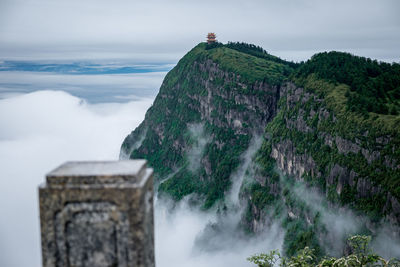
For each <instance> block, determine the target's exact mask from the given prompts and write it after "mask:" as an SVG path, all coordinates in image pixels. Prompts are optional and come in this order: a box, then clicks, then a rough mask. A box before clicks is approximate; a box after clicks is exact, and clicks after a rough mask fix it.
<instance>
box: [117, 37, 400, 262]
mask: <svg viewBox="0 0 400 267" xmlns="http://www.w3.org/2000/svg"><path fill="white" fill-rule="evenodd" d="M374 99H375V100H374ZM399 111H400V67H399V65H398V64H386V63H378V62H376V61H371V60H369V59H365V58H360V57H355V56H352V55H349V54H346V53H338V52H331V53H321V54H318V55H316V56H314V57H313V58H312V59H311V60H309V61H308V62H306V63H302V64H295V63H292V62H286V61H284V60H281V59H279V58H277V57H274V56H271V55H269V54H268V53H266V52H265V51H264V50H262V49H261V48H259V47H256V46H253V45H247V44H238V43H230V44H228V45H222V44H217V45H214V46H207V45H206V44H199V45H198V46H196V47H195V48H193V49H192V50H191V51H190V52H189V53H188V54H186V55H185V56H184V57H183V58H182V59H181V60H180V61H179V63H178V64H177V66H176V67H175V68H174V69H173V70H171V71H170V72H169V73H168V74H167V76H166V77H165V79H164V81H163V84H162V86H161V88H160V92H159V94H158V95H157V97H156V99H155V101H154V104H153V106H152V107H151V108H150V109H149V110H148V112H147V113H146V117H145V120H144V121H143V123H142V124H140V126H139V127H138V128H137V129H135V130H134V131H133V132H132V133H131V134H130V135H129V136H128V137H127V138H126V139H125V141H124V143H123V144H122V148H121V155H122V156H123V157H124V156H125V157H131V158H146V159H148V160H149V163H150V165H151V166H152V167H154V168H155V172H156V175H157V179H158V184H159V186H158V190H159V193H160V194H169V195H170V196H172V197H174V198H175V199H176V200H180V199H181V198H183V197H184V196H187V195H192V196H196V197H195V198H193V199H195V200H196V203H197V204H200V205H202V206H203V207H204V208H210V207H212V206H216V207H218V208H219V210H221V211H222V210H224V211H226V210H227V209H228V210H229V209H232V207H234V206H237V205H242V206H245V207H247V208H246V209H245V212H244V213H243V214H242V220H241V223H240V224H241V225H242V226H243V227H244V228H245V229H247V230H248V231H250V232H253V233H254V232H261V231H263V229H264V228H265V227H267V226H268V225H270V224H271V223H272V222H274V221H279V222H280V223H281V225H282V226H283V227H284V228H285V229H286V236H285V244H284V246H285V247H284V249H285V252H286V253H287V254H288V255H291V254H293V253H294V252H295V251H296V250H297V249H298V248H303V247H304V246H306V245H307V246H311V247H313V248H315V249H316V250H317V254H318V255H323V254H325V253H328V254H335V253H336V254H338V253H341V252H342V251H343V245H344V244H343V242H344V239H345V235H346V234H349V233H357V232H363V233H365V232H368V233H369V234H372V235H376V236H377V235H378V234H379V231H378V230H377V229H379V228H380V227H381V226H382V225H389V227H390V229H391V235H392V237H393V238H394V239H399V236H398V233H399V231H398V229H399V226H400V203H399V200H400V136H399V132H400V116H399V115H397V114H398V112H399ZM260 140H261V141H260ZM354 218H356V219H357V220H358V221H360V223H358V222H357V223H354V222H353V221H351V220H353V219H354ZM334 221H343V222H345V223H344V225H343V226H338V225H337V224H333V222H334Z"/></svg>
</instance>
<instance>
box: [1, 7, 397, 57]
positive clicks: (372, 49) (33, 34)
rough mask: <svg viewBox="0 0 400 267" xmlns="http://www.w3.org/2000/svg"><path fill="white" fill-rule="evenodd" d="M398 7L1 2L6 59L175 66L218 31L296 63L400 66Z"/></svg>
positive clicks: (223, 39)
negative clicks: (318, 58)
mask: <svg viewBox="0 0 400 267" xmlns="http://www.w3.org/2000/svg"><path fill="white" fill-rule="evenodd" d="M399 14H400V1H398V0H326V1H324V0H279V1H278V0H276V1H272V0H254V1H251V0H242V1H235V0H229V1H225V0H221V1H218V0H201V1H198V0H196V1H188V0H168V1H166V0H146V1H144V0H143V1H137V0H65V1H54V0H0V60H4V59H20V60H21V59H24V60H26V59H47V60H49V59H50V60H56V59H60V60H66V59H67V60H82V59H84V60H95V59H106V60H110V59H119V60H122V59H126V60H135V61H141V62H150V61H156V62H176V61H177V60H178V59H179V58H180V57H182V56H183V55H184V54H185V53H186V52H187V51H188V50H189V49H191V48H192V47H193V46H195V45H196V44H197V43H199V42H202V41H204V40H205V35H206V34H207V32H210V31H212V32H216V33H217V37H218V39H219V40H220V41H221V42H227V41H245V42H248V43H254V44H257V45H260V46H262V47H263V48H265V49H266V50H267V51H269V52H270V53H273V54H275V55H278V56H280V57H283V58H286V59H289V60H295V61H297V60H304V59H307V58H309V57H310V56H311V55H312V54H314V53H315V52H319V51H325V50H341V51H349V52H352V53H355V54H358V55H363V56H368V57H372V58H376V59H379V60H385V61H389V62H392V61H396V62H399V61H400V49H399V47H400V16H399Z"/></svg>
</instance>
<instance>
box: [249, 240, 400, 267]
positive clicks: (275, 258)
mask: <svg viewBox="0 0 400 267" xmlns="http://www.w3.org/2000/svg"><path fill="white" fill-rule="evenodd" d="M370 241H371V237H370V236H362V235H355V236H352V237H350V238H349V239H348V245H349V247H350V250H351V252H352V253H351V254H350V255H348V256H343V257H341V258H334V257H325V258H323V259H321V260H318V259H317V257H316V256H315V254H314V250H313V249H310V248H309V247H305V248H304V249H302V250H300V251H298V253H297V254H296V255H295V256H292V257H290V258H288V257H285V256H282V255H281V254H280V253H279V251H277V250H273V251H270V252H269V253H268V254H265V253H261V254H258V255H253V256H251V257H249V258H247V260H248V261H250V262H252V263H254V264H256V265H257V266H258V267H272V266H282V267H308V266H318V267H322V266H336V267H344V266H346V267H347V266H353V267H356V266H388V267H389V266H400V260H398V259H390V260H385V259H384V258H382V257H381V256H379V255H377V254H374V253H373V252H372V250H371V249H370V247H369V242H370Z"/></svg>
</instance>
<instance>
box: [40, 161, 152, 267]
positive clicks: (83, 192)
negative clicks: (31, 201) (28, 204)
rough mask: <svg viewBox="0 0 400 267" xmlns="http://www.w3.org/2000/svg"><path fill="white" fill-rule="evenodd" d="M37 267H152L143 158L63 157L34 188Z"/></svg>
mask: <svg viewBox="0 0 400 267" xmlns="http://www.w3.org/2000/svg"><path fill="white" fill-rule="evenodd" d="M39 202H40V227H41V237H42V257H43V266H45V267H50V266H93V267H99V266H118V267H122V266H123V267H127V266H135V267H136V266H137V267H154V224H153V171H152V169H149V168H146V161H145V160H125V161H114V162H111V161H109V162H67V163H65V164H63V165H61V166H60V167H58V168H57V169H55V170H53V171H52V172H50V173H49V174H48V175H47V177H46V183H45V184H44V185H41V186H40V187H39Z"/></svg>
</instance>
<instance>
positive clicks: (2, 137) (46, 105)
mask: <svg viewBox="0 0 400 267" xmlns="http://www.w3.org/2000/svg"><path fill="white" fill-rule="evenodd" d="M151 103H152V99H141V100H136V101H132V102H128V103H123V104H107V103H105V104H104V103H103V104H95V105H91V104H87V103H86V102H84V101H82V100H81V99H79V98H77V97H74V96H71V95H69V94H67V93H65V92H61V91H58V92H56V91H38V92H34V93H30V94H25V95H21V96H17V97H12V98H8V99H2V100H0V129H1V131H0V170H1V172H2V175H1V178H0V188H1V193H0V210H1V212H2V215H1V218H0V266H8V267H14V266H15V267H19V266H41V262H40V230H39V213H38V199H37V186H38V185H39V184H40V183H42V182H44V176H45V174H46V173H47V172H49V171H51V170H52V169H53V168H55V167H57V166H58V165H59V164H61V163H63V162H64V161H67V160H116V159H118V156H119V148H120V145H121V143H122V140H123V138H125V136H126V135H127V134H128V133H129V132H130V131H131V130H132V129H134V128H135V127H136V126H137V125H138V124H139V123H140V122H141V121H142V120H143V118H144V113H145V111H146V110H147V108H148V107H149V106H150V105H151Z"/></svg>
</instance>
